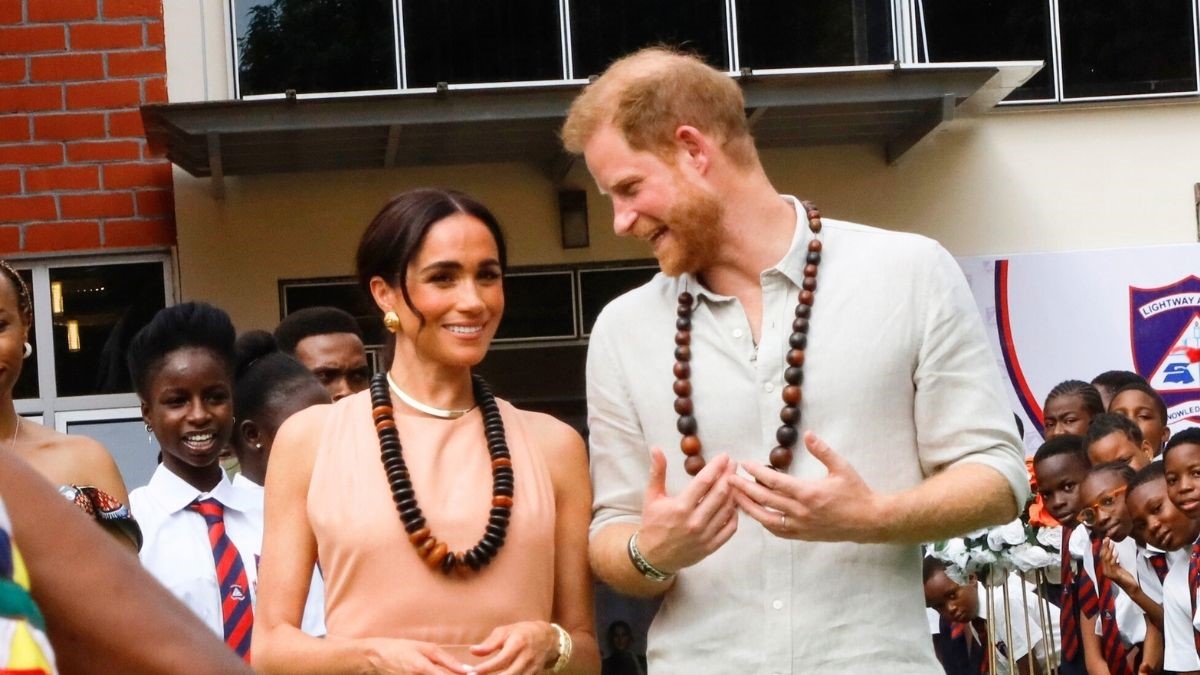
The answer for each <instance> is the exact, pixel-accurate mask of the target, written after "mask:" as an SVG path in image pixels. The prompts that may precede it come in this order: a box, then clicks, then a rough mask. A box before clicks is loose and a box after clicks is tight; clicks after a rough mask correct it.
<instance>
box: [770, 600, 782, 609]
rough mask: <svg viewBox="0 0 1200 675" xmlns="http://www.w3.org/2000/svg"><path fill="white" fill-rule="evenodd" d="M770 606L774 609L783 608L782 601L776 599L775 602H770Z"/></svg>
mask: <svg viewBox="0 0 1200 675" xmlns="http://www.w3.org/2000/svg"><path fill="white" fill-rule="evenodd" d="M771 606H772V607H774V608H775V609H783V601H782V600H776V601H775V602H772V603H771Z"/></svg>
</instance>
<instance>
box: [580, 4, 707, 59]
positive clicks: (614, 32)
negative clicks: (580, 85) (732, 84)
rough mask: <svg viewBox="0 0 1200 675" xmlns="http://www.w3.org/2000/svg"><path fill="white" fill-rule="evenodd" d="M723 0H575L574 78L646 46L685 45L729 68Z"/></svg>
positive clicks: (705, 57) (688, 48) (687, 48)
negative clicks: (659, 44) (660, 44)
mask: <svg viewBox="0 0 1200 675" xmlns="http://www.w3.org/2000/svg"><path fill="white" fill-rule="evenodd" d="M725 25H726V21H725V3H724V1H723V0H576V1H574V2H572V3H571V44H572V55H573V59H574V63H575V77H576V78H580V79H582V78H586V77H589V76H591V75H599V74H600V73H602V72H604V69H605V68H606V67H607V66H608V64H609V63H611V62H612V61H614V60H616V59H617V58H619V57H621V56H624V55H625V54H628V53H630V52H633V51H636V50H638V49H640V48H642V47H645V46H648V45H652V44H657V43H663V44H668V45H672V46H678V47H683V48H684V49H686V50H689V51H693V52H696V53H698V54H700V55H701V56H702V57H704V60H705V61H707V62H708V63H709V64H711V65H713V66H715V67H717V68H721V69H723V70H728V69H729V56H728V52H729V50H728V48H727V44H728V38H727V37H726V33H727V31H726V30H725Z"/></svg>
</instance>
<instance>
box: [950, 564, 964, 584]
mask: <svg viewBox="0 0 1200 675" xmlns="http://www.w3.org/2000/svg"><path fill="white" fill-rule="evenodd" d="M946 576H947V577H949V578H950V581H953V582H954V583H956V584H958V585H959V586H965V585H966V584H967V573H966V572H964V571H963V569H962V568H961V567H959V566H958V565H955V564H953V563H951V564H949V565H946Z"/></svg>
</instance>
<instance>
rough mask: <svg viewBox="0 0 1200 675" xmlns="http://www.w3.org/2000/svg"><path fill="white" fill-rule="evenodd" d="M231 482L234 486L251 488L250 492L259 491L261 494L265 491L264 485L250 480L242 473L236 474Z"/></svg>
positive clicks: (241, 488)
mask: <svg viewBox="0 0 1200 675" xmlns="http://www.w3.org/2000/svg"><path fill="white" fill-rule="evenodd" d="M230 482H231V483H233V487H235V488H238V489H239V490H249V491H250V492H254V493H258V494H261V493H262V491H263V486H261V485H259V484H258V483H255V482H254V481H252V480H250V479H249V478H246V476H245V475H243V474H240V473H239V474H238V475H236V476H234V477H233V480H232V481H230Z"/></svg>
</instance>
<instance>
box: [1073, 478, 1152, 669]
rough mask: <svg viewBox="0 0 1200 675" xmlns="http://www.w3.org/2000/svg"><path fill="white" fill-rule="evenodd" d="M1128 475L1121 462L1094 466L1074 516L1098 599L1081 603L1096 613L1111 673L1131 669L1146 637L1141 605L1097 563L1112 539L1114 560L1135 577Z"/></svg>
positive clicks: (1090, 614) (1077, 540) (1102, 652)
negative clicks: (1082, 530)
mask: <svg viewBox="0 0 1200 675" xmlns="http://www.w3.org/2000/svg"><path fill="white" fill-rule="evenodd" d="M1133 475H1134V471H1133V469H1132V468H1130V466H1129V465H1128V464H1125V463H1123V462H1110V463H1108V464H1101V465H1099V466H1094V467H1092V470H1091V471H1090V472H1088V475H1087V477H1086V478H1085V479H1084V480H1083V484H1082V485H1081V486H1080V495H1079V496H1080V503H1081V504H1082V505H1083V506H1082V508H1081V509H1080V511H1079V521H1080V522H1081V523H1083V524H1084V525H1085V526H1087V529H1088V533H1087V535H1088V536H1087V540H1086V543H1083V544H1082V545H1083V550H1082V553H1083V569H1084V572H1086V574H1087V575H1088V578H1089V580H1090V581H1091V584H1092V587H1093V588H1094V589H1095V596H1096V600H1097V602H1096V603H1094V604H1092V605H1090V606H1088V607H1085V608H1084V615H1085V616H1087V617H1088V618H1094V617H1095V618H1096V622H1095V623H1096V634H1097V635H1099V636H1100V655H1101V656H1102V657H1103V665H1106V666H1107V667H1108V671H1109V673H1110V674H1111V675H1126V674H1131V673H1133V672H1135V671H1136V667H1135V666H1136V664H1135V663H1134V660H1135V655H1136V654H1139V653H1140V651H1141V650H1140V648H1141V645H1142V644H1143V643H1144V642H1145V640H1146V617H1145V613H1144V611H1143V610H1142V608H1141V607H1140V606H1138V605H1137V603H1136V602H1134V600H1133V598H1131V597H1130V596H1129V595H1128V594H1127V593H1125V592H1124V591H1123V590H1121V588H1120V586H1119V585H1117V584H1116V583H1114V580H1113V579H1112V578H1111V576H1110V575H1108V574H1105V570H1104V567H1103V566H1102V564H1101V554H1102V550H1103V546H1104V543H1105V541H1106V540H1107V541H1110V542H1111V543H1112V544H1113V545H1114V551H1113V553H1114V554H1115V558H1116V561H1115V562H1117V563H1118V564H1119V565H1120V567H1122V568H1124V570H1125V571H1127V572H1128V573H1129V574H1131V575H1134V578H1136V575H1137V559H1138V550H1137V543H1136V542H1135V541H1134V540H1133V539H1132V538H1131V537H1130V536H1129V533H1130V532H1131V531H1132V529H1133V524H1132V522H1131V521H1130V518H1129V512H1128V511H1127V510H1126V508H1125V491H1126V490H1127V489H1128V486H1129V480H1130V479H1131V478H1133ZM1074 538H1075V541H1074V542H1072V544H1077V543H1081V542H1080V537H1079V536H1078V534H1077V535H1076V536H1075V537H1074ZM1089 609H1090V610H1092V611H1088V610H1089ZM1135 648H1137V649H1135ZM1098 665H1099V664H1093V663H1091V662H1089V671H1093V670H1099V668H1098V667H1097V666H1098ZM1099 672H1103V671H1102V670H1099Z"/></svg>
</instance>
